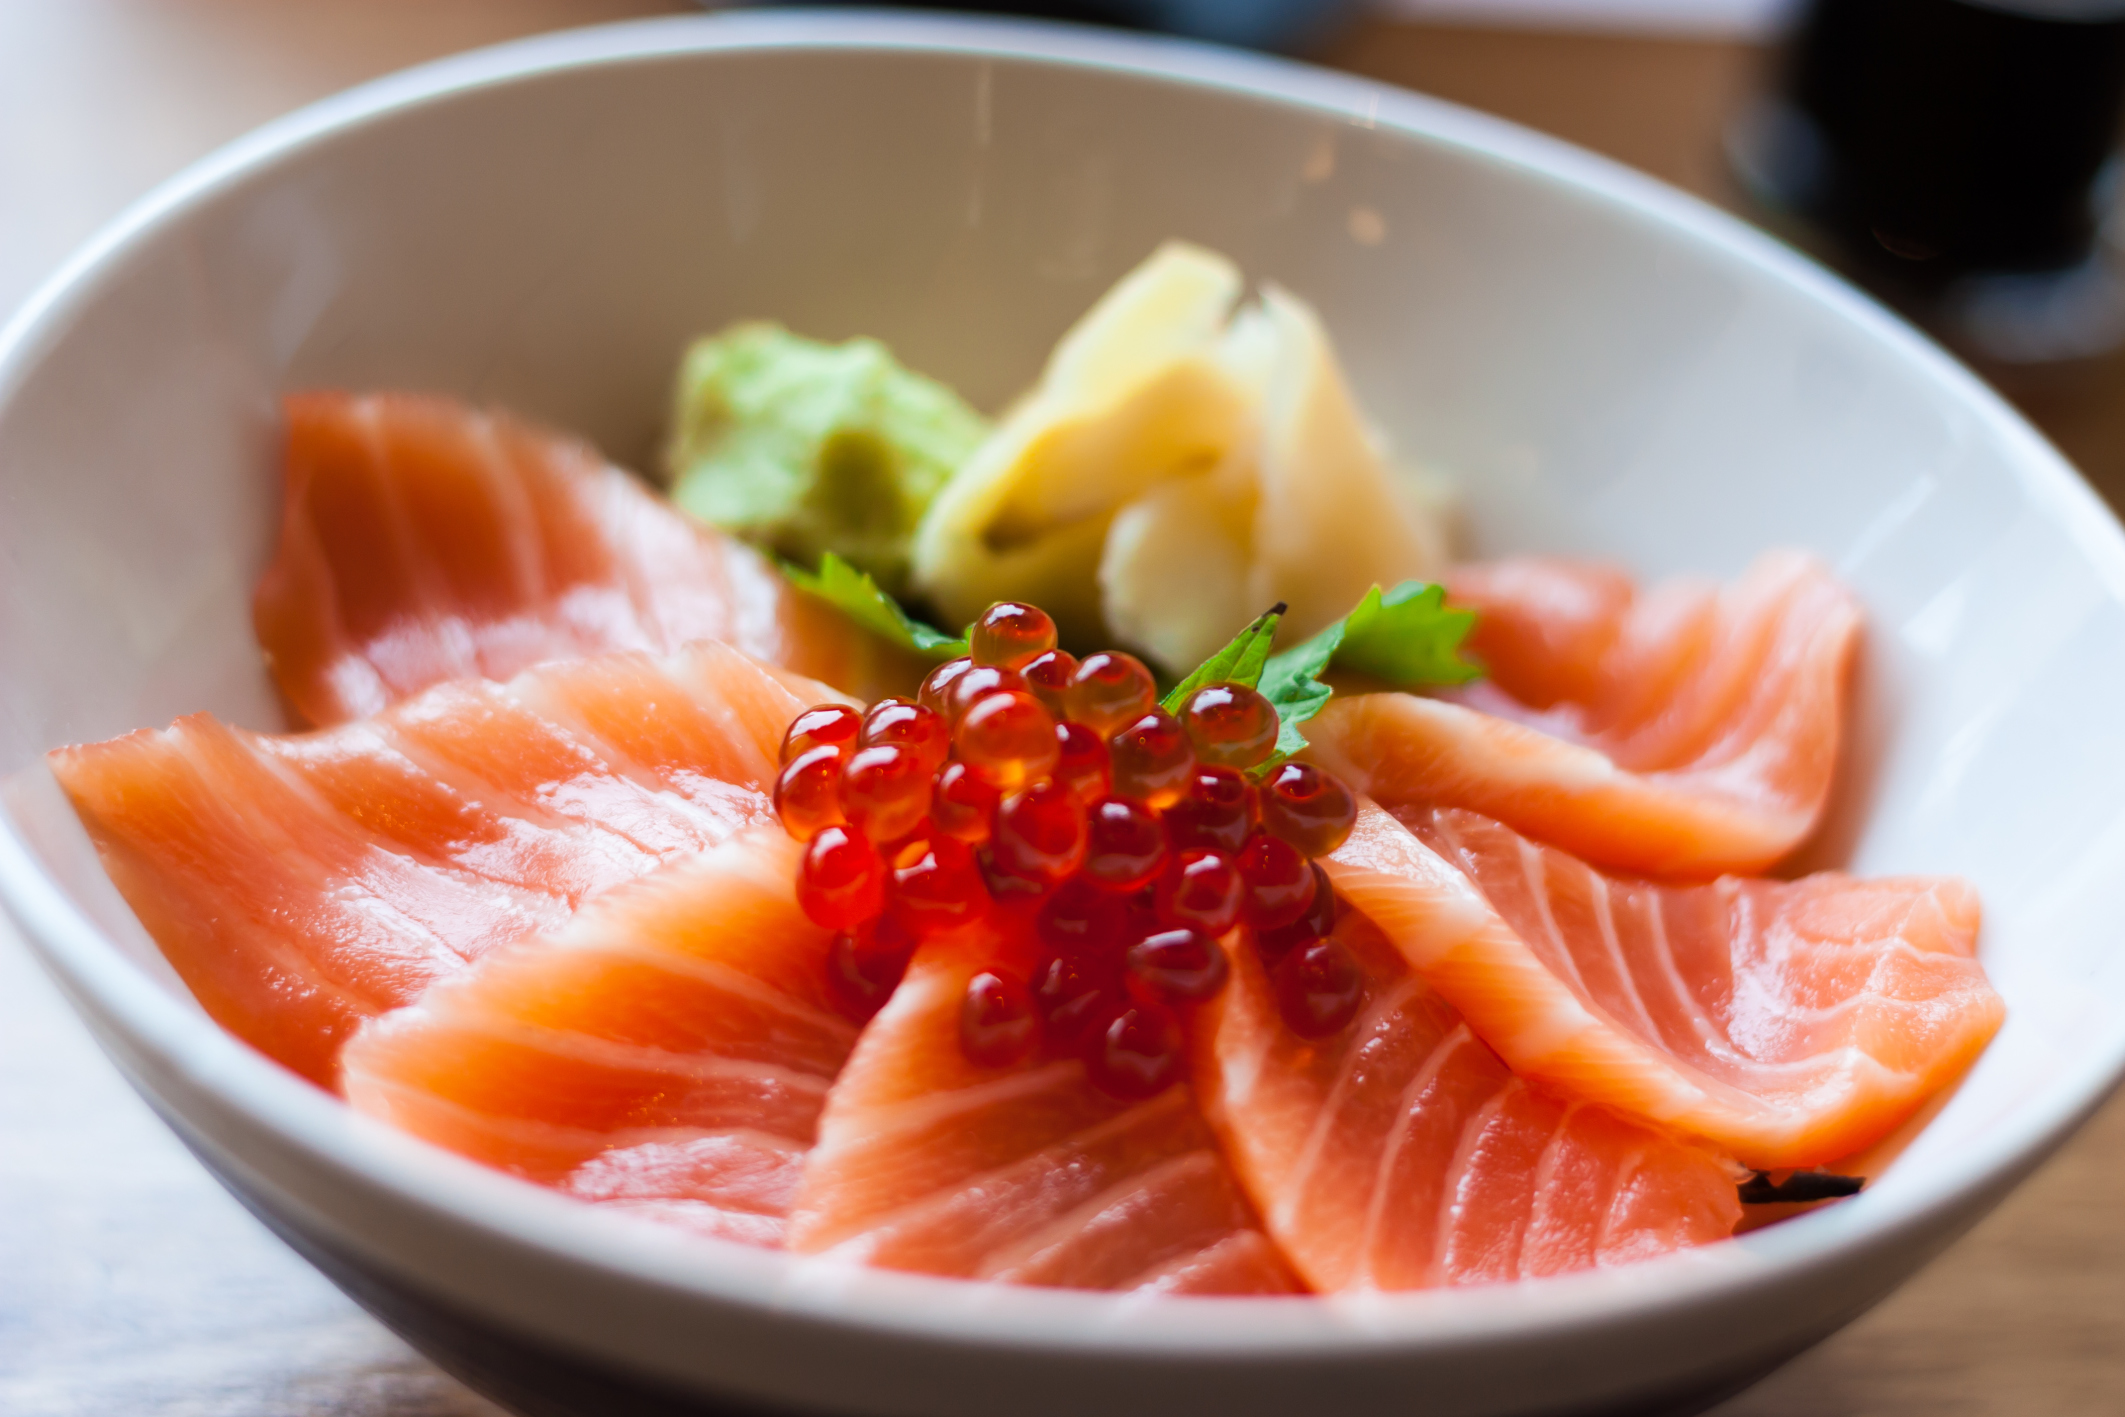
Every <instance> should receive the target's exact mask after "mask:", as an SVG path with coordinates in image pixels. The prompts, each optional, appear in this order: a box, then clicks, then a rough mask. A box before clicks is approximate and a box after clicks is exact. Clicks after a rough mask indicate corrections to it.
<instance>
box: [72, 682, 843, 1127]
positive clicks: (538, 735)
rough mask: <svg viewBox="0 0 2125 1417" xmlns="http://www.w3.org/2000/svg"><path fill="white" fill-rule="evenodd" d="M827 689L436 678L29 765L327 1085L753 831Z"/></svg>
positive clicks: (238, 1026) (239, 1000)
mask: <svg viewBox="0 0 2125 1417" xmlns="http://www.w3.org/2000/svg"><path fill="white" fill-rule="evenodd" d="M832 697H834V694H833V692H832V691H831V690H829V689H827V688H826V687H825V686H824V685H818V684H812V685H809V686H807V685H805V684H803V683H802V682H801V681H798V682H797V683H796V691H795V692H793V691H792V687H791V684H790V683H789V682H785V676H783V675H781V674H778V673H777V672H775V671H771V670H769V669H767V668H765V667H763V666H761V665H759V664H757V663H755V662H754V661H753V660H751V659H749V658H747V657H746V656H744V655H742V654H739V653H738V652H737V651H735V650H732V649H729V648H727V647H725V646H723V645H720V644H716V643H714V642H712V641H704V642H701V643H699V644H696V645H693V646H690V647H689V648H687V649H685V650H682V651H681V652H679V653H678V654H676V655H672V656H670V657H667V658H663V659H657V658H653V657H651V656H649V655H646V654H639V653H633V654H612V655H604V656H600V657H598V658H595V659H584V660H576V661H572V662H566V663H554V664H549V665H545V666H542V667H540V668H537V669H532V670H528V671H526V672H525V673H523V674H521V675H519V676H517V677H516V678H515V679H513V680H511V681H510V682H509V683H507V684H495V683H489V682H486V681H483V680H470V681H464V682H458V683H448V684H439V685H436V686H435V687H433V688H431V689H429V690H427V691H426V692H424V693H422V694H419V695H416V696H415V697H413V698H411V699H409V700H407V701H405V702H404V703H402V704H400V705H399V706H398V707H396V708H394V709H392V710H390V711H389V712H387V713H383V714H380V715H378V716H377V717H375V718H372V719H368V720H364V721H361V722H356V723H350V724H347V725H344V726H342V727H339V728H332V729H326V730H323V731H321V732H317V733H312V734H306V735H299V736H275V735H269V734H261V733H251V732H246V731H244V730H242V729H237V728H231V727H229V726H228V725H226V724H223V723H219V722H217V721H216V720H215V719H213V718H212V717H211V716H209V715H206V714H193V715H191V716H189V717H187V718H181V719H179V720H178V721H177V722H176V723H174V724H172V725H171V726H170V727H169V728H166V729H161V730H142V731H140V732H136V733H129V734H127V735H126V736H124V737H123V738H115V739H112V740H111V741H109V742H107V743H97V744H92V745H89V746H85V747H75V748H62V749H60V750H58V751H56V752H54V753H53V754H51V756H50V763H51V767H52V771H53V773H54V774H55V775H56V776H57V777H58V779H59V782H60V785H61V786H62V787H64V788H65V789H66V792H67V795H68V797H69V798H70V799H71V800H72V802H73V804H74V808H75V810H76V811H77V812H78V813H80V815H81V820H82V822H83V824H84V825H85V826H86V827H87V828H88V832H89V835H90V837H91V838H92V839H93V840H94V841H95V843H96V847H97V850H98V852H99V853H100V855H101V857H102V860H103V864H104V868H105V870H107V871H108V872H109V873H110V876H111V879H112V880H113V881H114V882H115V883H116V884H117V886H118V889H119V891H120V892H121V893H122V894H123V895H124V896H125V898H126V900H127V902H128V903H129V904H131V906H132V907H133V910H134V912H135V913H136V914H137V915H138V916H139V917H140V920H141V923H142V924H143V925H145V926H146V927H147V930H148V933H149V934H151V935H152V936H154V938H155V940H156V942H157V943H158V944H159V945H160V946H161V947H162V950H163V953H164V954H165V955H167V956H168V957H169V960H170V963H171V964H172V965H173V966H174V967H175V968H176V970H177V973H178V974H179V975H180V976H181V977H182V978H183V979H184V981H185V983H186V984H187V985H188V986H190V988H191V990H192V992H193V994H194V995H195V996H197V998H198V999H199V1001H200V1003H201V1004H202V1005H203V1006H204V1007H205V1008H206V1010H207V1012H208V1013H209V1014H211V1015H212V1016H213V1017H214V1018H215V1019H216V1020H217V1021H219V1022H220V1023H221V1024H222V1026H223V1027H225V1028H227V1029H229V1030H230V1031H231V1032H232V1033H235V1034H236V1035H237V1036H238V1037H240V1038H242V1039H244V1040H245V1041H247V1042H249V1043H250V1044H251V1045H252V1046H254V1047H256V1048H258V1049H260V1050H261V1051H263V1052H265V1053H266V1054H268V1055H269V1056H271V1057H273V1058H275V1059H278V1060H279V1061H280V1062H282V1063H283V1064H285V1065H287V1066H288V1067H290V1068H293V1069H294V1070H295V1071H296V1072H298V1073H301V1074H302V1075H303V1076H305V1077H307V1078H309V1079H311V1080H312V1081H314V1082H317V1083H319V1084H320V1085H323V1086H327V1087H329V1086H331V1085H332V1083H333V1079H334V1077H335V1071H334V1060H335V1058H336V1056H337V1054H338V1051H339V1046H340V1044H341V1043H342V1042H343V1041H344V1040H345V1039H346V1037H347V1036H348V1035H349V1034H350V1033H352V1032H353V1030H354V1028H355V1026H356V1025H357V1024H359V1023H360V1022H361V1021H362V1020H363V1019H365V1018H369V1017H371V1016H373V1015H375V1014H378V1013H382V1012H384V1011H386V1010H388V1009H393V1008H397V1007H398V1006H400V1005H402V1004H406V1003H410V1002H411V1001H412V1000H413V998H414V997H415V996H416V995H418V994H419V993H420V992H421V990H422V989H424V988H426V987H427V986H428V985H429V984H430V983H432V982H434V981H435V980H436V979H439V978H442V977H444V976H446V975H449V974H452V973H454V972H456V971H457V970H459V969H461V968H463V966H464V964H465V962H466V961H467V960H470V959H474V958H477V957H478V956H480V955H483V954H485V953H487V952H489V951H490V950H492V949H494V948H495V947H497V946H498V945H501V944H503V943H506V942H507V941H510V940H514V939H517V938H519V937H520V936H522V935H525V934H527V933H529V932H531V931H534V930H542V929H553V928H556V927H557V926H559V925H560V924H561V923H562V922H564V921H565V920H566V919H567V918H568V916H569V915H570V914H572V913H573V912H574V910H575V909H576V908H577V907H578V906H579V905H580V904H581V903H582V902H583V901H584V899H585V898H587V897H588V896H590V895H591V894H593V893H595V892H597V891H599V890H602V889H604V888H606V887H608V886H611V885H614V884H617V883H618V882H620V881H624V880H630V879H632V878H634V877H636V876H639V875H642V874H643V873H645V872H647V871H649V870H651V869H653V868H654V867H655V866H657V865H658V864H659V863H660V862H663V861H666V860H669V859H671V858H673V857H675V856H680V855H684V854H686V853H690V852H695V851H699V850H702V849H703V848H705V847H709V846H713V845H715V844H716V843H717V842H720V841H723V840H725V839H726V838H728V837H729V836H731V835H732V834H733V833H734V832H736V831H738V830H739V829H740V828H742V827H744V826H747V825H749V824H751V823H753V822H757V821H761V820H769V819H771V817H772V809H771V807H770V805H769V802H768V798H767V789H768V787H769V786H770V785H771V784H772V783H773V781H774V775H775V771H776V760H777V758H778V756H779V752H780V747H781V739H782V734H783V731H784V729H785V727H786V726H787V724H788V723H789V721H790V719H791V718H792V717H794V716H795V715H796V714H797V713H798V712H800V711H801V710H802V709H803V708H805V707H806V706H807V705H808V704H811V703H816V702H819V701H820V700H821V699H825V698H832Z"/></svg>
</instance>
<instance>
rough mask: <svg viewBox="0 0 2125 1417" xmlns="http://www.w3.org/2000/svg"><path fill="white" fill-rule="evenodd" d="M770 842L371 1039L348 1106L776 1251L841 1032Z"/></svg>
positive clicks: (526, 957)
mask: <svg viewBox="0 0 2125 1417" xmlns="http://www.w3.org/2000/svg"><path fill="white" fill-rule="evenodd" d="M801 850H802V847H800V846H799V845H798V844H797V843H796V842H794V841H792V840H791V839H790V838H789V836H788V835H787V834H786V833H784V832H783V830H782V829H781V827H780V826H778V825H776V824H775V823H772V822H766V823H762V824H760V825H758V826H755V827H751V828H749V829H747V830H745V831H742V832H740V833H739V834H738V835H736V836H734V837H732V838H730V839H729V840H727V841H725V842H723V843H722V844H720V845H718V846H714V847H711V848H709V849H708V850H707V851H705V852H702V853H700V854H698V855H691V856H687V857H684V858H681V859H680V860H677V861H674V862H672V863H671V864H669V865H666V866H663V867H661V868H659V869H658V870H656V871H654V872H652V873H651V874H649V875H646V876H643V877H642V878H640V879H639V880H635V881H631V882H629V883H627V884H625V885H622V886H619V887H617V888H615V889H613V890H611V891H608V892H606V893H605V894H603V895H601V896H599V897H598V898H597V899H596V900H594V901H592V902H590V904H588V905H586V906H585V907H584V908H583V909H582V910H581V911H580V912H579V913H577V914H576V915H575V916H574V917H573V918H572V919H570V920H569V921H568V922H567V923H566V924H564V925H562V926H560V927H559V928H558V929H556V930H553V931H551V932H548V933H545V934H542V935H539V936H537V937H534V938H531V939H527V940H523V941H521V942H519V943H517V944H516V945H513V946H511V947H510V948H508V949H504V950H501V951H498V952H497V953H495V954H492V955H489V956H488V957H487V958H485V959H483V960H481V961H480V962H479V963H477V964H475V965H474V966H473V967H472V968H470V969H468V970H465V971H462V972H460V973H458V974H456V975H455V976H453V977H451V978H448V979H444V980H441V981H439V982H438V983H436V984H435V985H433V986H432V987H430V988H429V989H428V990H427V991H426V992H424V993H423V994H422V995H421V996H420V997H419V998H418V999H417V1000H415V1001H414V1002H413V1003H412V1004H411V1005H409V1006H407V1007H405V1008H402V1009H398V1010H396V1011H394V1012H392V1013H388V1014H384V1015H382V1016H381V1017H378V1018H374V1019H371V1020H369V1021H368V1022H367V1023H365V1024H364V1025H363V1026H362V1027H361V1029H360V1031H359V1032H357V1033H356V1034H355V1035H354V1037H353V1039H352V1040H351V1041H350V1042H349V1043H348V1044H347V1047H346V1050H345V1052H344V1053H343V1054H342V1057H341V1066H342V1069H343V1087H344V1091H345V1093H346V1096H347V1100H348V1101H349V1102H351V1103H352V1104H353V1105H354V1107H355V1108H356V1109H357V1110H359V1111H362V1112H365V1113H368V1114H369V1115H371V1116H374V1117H379V1118H382V1119H383V1120H385V1121H388V1122H390V1123H392V1124H394V1125H395V1126H398V1127H400V1128H402V1129H404V1130H406V1131H408V1132H411V1133H413V1134H414V1135H415V1136H419V1137H423V1138H425V1139H427V1140H429V1141H431V1142H434V1143H436V1144H437V1145H439V1146H443V1147H447V1148H448V1149H450V1150H451V1151H455V1152H457V1153H459V1154H461V1155H464V1156H468V1157H471V1158H472V1159H474V1160H476V1161H481V1162H484V1163H486V1164H487V1165H490V1166H495V1167H498V1168H500V1169H502V1170H505V1171H509V1172H512V1173H513V1174H515V1175H518V1176H522V1177H524V1178H526V1179H528V1180H532V1181H537V1182H540V1183H542V1184H545V1185H549V1186H554V1187H557V1188H558V1189H560V1190H562V1191H563V1192H566V1193H567V1194H570V1195H573V1196H576V1197H578V1198H580V1199H583V1200H588V1201H594V1202H597V1203H599V1204H602V1205H608V1206H612V1207H615V1208H617V1209H621V1210H624V1211H627V1212H630V1213H632V1214H635V1215H639V1216H643V1217H646V1218H649V1219H653V1220H659V1221H664V1222H666V1223H670V1224H675V1225H679V1226H683V1227H684V1228H686V1229H689V1230H692V1231H695V1232H697V1233H700V1234H707V1235H716V1236H721V1237H723V1238H725V1239H734V1240H743V1241H747V1242H750V1243H753V1244H762V1245H776V1246H779V1245H780V1244H781V1243H782V1234H783V1227H784V1224H785V1217H786V1215H787V1213H788V1210H789V1205H790V1201H791V1199H792V1197H793V1196H794V1195H795V1193H796V1189H797V1183H798V1180H799V1177H800V1176H801V1174H802V1170H803V1163H804V1156H805V1153H806V1151H807V1150H808V1149H809V1148H810V1147H811V1144H812V1140H813V1135H814V1133H815V1131H816V1128H817V1123H818V1117H819V1109H820V1106H821V1104H822V1103H823V1102H824V1101H825V1099H826V1094H827V1085H828V1084H829V1083H831V1082H832V1081H833V1079H834V1075H835V1074H836V1073H838V1072H839V1071H840V1070H841V1065H842V1063H843V1061H844V1060H845V1059H846V1058H847V1057H848V1053H849V1049H850V1048H851V1047H853V1046H854V1044H855V1041H856V1027H855V1025H853V1024H851V1023H849V1022H848V1021H847V1020H846V1019H845V1018H843V1017H842V1016H841V1015H840V1014H839V1013H837V1012H836V1011H835V1009H834V1006H833V1003H832V1001H831V1000H830V999H829V998H828V997H827V994H826V990H825V979H826V958H827V949H828V945H829V936H828V935H827V933H826V932H825V931H823V930H821V929H819V928H818V927H817V926H816V925H813V924H812V923H811V922H810V921H809V920H807V919H805V917H804V915H803V913H802V912H801V911H800V910H799V909H798V908H797V903H796V896H795V889H794V882H795V880H796V874H797V859H798V854H799V853H800V851H801Z"/></svg>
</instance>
